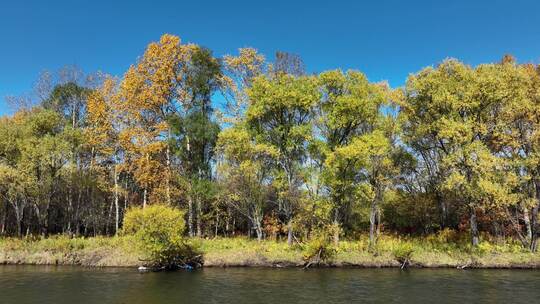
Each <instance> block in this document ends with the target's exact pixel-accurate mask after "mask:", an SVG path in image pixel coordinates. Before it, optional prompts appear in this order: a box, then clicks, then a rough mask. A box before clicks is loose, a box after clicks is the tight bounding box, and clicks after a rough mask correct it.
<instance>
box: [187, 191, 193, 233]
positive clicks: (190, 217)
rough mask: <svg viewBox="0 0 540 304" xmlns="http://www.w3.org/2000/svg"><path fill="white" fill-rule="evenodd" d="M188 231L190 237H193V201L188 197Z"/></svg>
mask: <svg viewBox="0 0 540 304" xmlns="http://www.w3.org/2000/svg"><path fill="white" fill-rule="evenodd" d="M188 230H189V236H190V237H193V199H192V197H191V194H190V195H188Z"/></svg>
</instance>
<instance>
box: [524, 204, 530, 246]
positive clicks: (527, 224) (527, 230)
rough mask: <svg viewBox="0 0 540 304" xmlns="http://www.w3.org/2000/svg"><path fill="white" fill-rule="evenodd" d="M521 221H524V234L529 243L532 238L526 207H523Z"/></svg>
mask: <svg viewBox="0 0 540 304" xmlns="http://www.w3.org/2000/svg"><path fill="white" fill-rule="evenodd" d="M523 222H524V223H525V233H526V234H525V236H526V238H527V241H528V242H529V243H530V242H531V240H532V227H531V218H530V215H529V209H528V208H527V207H524V208H523Z"/></svg>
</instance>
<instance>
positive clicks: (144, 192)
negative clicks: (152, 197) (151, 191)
mask: <svg viewBox="0 0 540 304" xmlns="http://www.w3.org/2000/svg"><path fill="white" fill-rule="evenodd" d="M147 195H148V193H147V191H146V188H144V191H143V205H142V206H143V209H144V208H146V196H147Z"/></svg>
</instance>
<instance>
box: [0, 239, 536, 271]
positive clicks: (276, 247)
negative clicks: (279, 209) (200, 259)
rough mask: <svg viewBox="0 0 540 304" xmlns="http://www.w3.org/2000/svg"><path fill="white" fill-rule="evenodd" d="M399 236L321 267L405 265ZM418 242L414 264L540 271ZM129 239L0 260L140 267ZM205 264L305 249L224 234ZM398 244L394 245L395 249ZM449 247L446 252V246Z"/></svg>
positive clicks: (509, 257) (504, 253) (501, 255)
mask: <svg viewBox="0 0 540 304" xmlns="http://www.w3.org/2000/svg"><path fill="white" fill-rule="evenodd" d="M400 242H404V241H400V240H396V239H393V238H390V237H389V238H387V239H383V240H381V242H380V243H381V244H380V245H379V249H378V250H377V251H376V252H375V253H374V252H370V251H368V250H367V249H366V248H365V242H363V241H343V242H340V244H339V246H338V247H337V253H336V255H335V257H334V258H333V259H332V260H331V261H327V262H325V263H322V264H321V265H318V266H321V267H351V268H386V267H401V263H400V262H399V261H398V259H396V257H395V254H394V253H393V251H392V250H393V249H392V248H394V247H395V246H398V245H399V244H400ZM409 242H411V243H412V244H413V245H414V247H413V248H414V251H413V254H412V257H411V260H410V265H409V267H411V268H460V269H469V268H471V269H472V268H493V269H540V254H539V253H530V252H526V251H525V250H519V248H516V247H512V246H508V245H507V246H500V245H499V246H498V245H491V244H489V243H486V245H484V248H480V249H478V250H475V251H470V250H468V249H466V248H464V249H460V248H458V247H455V246H449V247H448V248H443V247H441V245H440V244H428V243H426V241H425V240H421V241H420V240H418V241H417V240H412V241H409ZM133 244H134V242H133V240H131V239H130V238H128V237H95V238H68V237H64V236H61V237H53V238H46V239H39V240H26V239H12V238H4V239H2V238H0V264H31V265H80V266H86V267H138V266H140V265H141V264H142V262H141V254H140V253H139V252H137V250H136V249H135V248H133V247H134V246H133ZM200 246H201V250H202V251H203V253H204V260H205V263H204V266H205V267H272V268H290V267H303V266H304V264H305V262H304V259H303V257H304V252H303V250H302V249H301V248H299V246H292V247H289V246H287V244H285V243H283V242H275V241H263V242H257V241H255V240H249V239H246V238H220V239H209V240H205V239H203V240H201V241H200ZM393 246H394V247H393ZM445 249H446V250H445Z"/></svg>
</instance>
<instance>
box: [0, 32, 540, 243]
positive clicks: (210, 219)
mask: <svg viewBox="0 0 540 304" xmlns="http://www.w3.org/2000/svg"><path fill="white" fill-rule="evenodd" d="M29 96H31V97H16V98H11V99H10V101H11V103H12V104H13V105H14V106H16V107H17V111H16V113H15V114H13V115H12V116H4V117H1V118H0V235H13V236H15V235H16V236H24V235H50V234H60V233H63V234H69V235H83V236H93V235H114V234H116V233H118V232H119V231H120V230H121V228H122V221H123V215H124V213H125V211H126V210H127V209H128V208H130V207H132V206H147V205H153V204H166V205H171V206H176V207H178V208H181V209H183V210H185V211H186V219H185V221H186V223H187V231H188V233H189V235H190V236H198V237H214V236H234V235H249V236H250V237H253V238H257V239H259V240H260V239H282V240H287V241H288V242H289V243H293V242H295V241H298V240H307V239H310V238H311V237H313V236H315V235H320V234H321V233H325V234H328V235H330V236H332V238H333V240H334V241H335V242H338V241H339V239H340V238H348V239H354V238H355V237H356V236H358V235H359V234H363V233H369V237H370V241H371V242H376V240H377V237H378V235H380V234H381V233H397V234H403V235H405V234H406V235H418V234H429V233H434V232H437V231H440V230H443V229H453V230H457V231H463V232H466V233H470V238H471V242H472V245H473V246H474V245H477V244H478V243H479V241H480V238H481V237H495V238H501V239H514V240H517V241H519V242H521V243H522V244H523V246H524V247H527V248H530V249H531V250H533V251H534V250H536V247H537V239H538V238H539V236H540V223H539V222H538V212H539V208H540V133H539V132H540V128H539V127H540V68H539V66H538V65H535V64H518V63H517V62H516V61H515V60H514V59H513V58H512V57H511V56H505V57H504V58H502V60H501V61H500V62H497V63H490V64H481V65H478V66H476V67H473V66H469V65H467V64H464V63H462V62H460V61H458V60H455V59H448V60H445V61H443V62H441V63H439V64H437V65H436V66H434V67H427V68H425V69H423V70H421V71H419V72H416V73H414V74H411V75H410V77H409V78H408V79H407V81H406V85H405V86H404V87H402V88H390V87H389V86H388V85H387V84H386V83H373V82H370V81H369V80H368V79H367V78H366V76H365V75H364V74H362V73H361V72H359V71H354V70H351V71H347V72H344V71H341V70H331V71H324V72H321V73H317V74H310V73H307V72H306V70H305V68H304V64H303V62H302V60H301V58H300V57H299V56H296V55H293V54H289V53H285V52H278V53H277V54H276V56H275V58H273V59H272V60H268V61H267V60H266V58H265V57H264V56H262V55H261V54H259V53H258V52H257V51H256V50H255V49H252V48H242V49H240V50H239V52H238V54H236V55H232V56H224V57H222V58H216V57H214V55H213V54H212V51H211V50H209V49H207V48H204V47H200V46H198V45H195V44H183V43H181V42H180V39H179V38H178V37H176V36H173V35H164V36H162V37H161V39H160V40H159V42H155V43H151V44H150V45H148V47H147V49H146V51H145V53H144V54H143V55H142V56H141V57H140V58H139V59H138V60H137V61H136V62H135V63H134V64H133V65H132V66H131V67H130V68H129V69H128V70H127V71H126V72H125V74H124V75H123V77H121V78H115V77H111V76H107V75H104V74H99V73H98V74H91V75H86V74H84V73H82V72H81V71H80V70H78V69H76V68H69V67H68V68H65V69H62V70H61V71H58V72H54V73H44V74H43V75H42V76H41V77H40V78H39V80H38V81H37V83H36V88H35V92H34V93H33V94H32V95H29Z"/></svg>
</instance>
